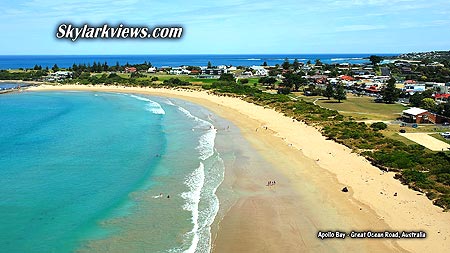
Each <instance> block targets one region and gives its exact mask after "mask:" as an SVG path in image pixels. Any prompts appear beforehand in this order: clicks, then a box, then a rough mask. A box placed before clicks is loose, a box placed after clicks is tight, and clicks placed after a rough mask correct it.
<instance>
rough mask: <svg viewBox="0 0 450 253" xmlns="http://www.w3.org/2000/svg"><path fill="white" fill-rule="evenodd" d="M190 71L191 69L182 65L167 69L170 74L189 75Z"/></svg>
mask: <svg viewBox="0 0 450 253" xmlns="http://www.w3.org/2000/svg"><path fill="white" fill-rule="evenodd" d="M190 73H191V71H190V70H187V69H185V68H184V67H177V68H172V69H171V70H169V74H170V75H189V74H190Z"/></svg>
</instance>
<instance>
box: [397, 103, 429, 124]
mask: <svg viewBox="0 0 450 253" xmlns="http://www.w3.org/2000/svg"><path fill="white" fill-rule="evenodd" d="M428 114H429V113H428V111H427V110H424V109H420V108H417V107H412V108H409V109H408V110H404V111H403V113H402V120H403V121H405V122H408V123H417V124H419V123H429V120H428Z"/></svg>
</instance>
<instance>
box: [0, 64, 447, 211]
mask: <svg viewBox="0 0 450 253" xmlns="http://www.w3.org/2000/svg"><path fill="white" fill-rule="evenodd" d="M371 60H372V61H373V63H374V64H378V63H379V60H380V59H378V58H376V57H374V58H372V59H371ZM295 62H296V61H294V63H293V64H290V63H289V61H285V62H284V63H283V65H282V66H281V69H282V70H283V72H284V73H282V75H283V78H282V81H279V79H278V78H277V77H276V75H279V74H281V73H280V70H279V69H274V70H271V72H272V73H270V72H269V73H270V75H274V76H269V77H262V78H245V79H238V80H236V78H235V77H234V75H233V74H222V75H221V76H220V78H218V79H200V78H198V77H195V76H187V75H184V76H183V75H180V76H174V75H166V74H163V75H161V74H149V73H141V72H139V71H136V72H133V73H126V72H125V73H124V71H123V70H124V69H125V68H126V66H120V65H116V66H108V65H107V64H106V63H104V64H100V63H95V64H94V65H93V66H89V65H87V66H86V65H74V66H72V68H71V70H72V71H74V74H73V78H71V79H66V80H64V81H62V83H63V84H64V83H70V84H76V83H78V84H86V85H87V84H89V85H98V84H103V85H124V86H135V87H155V88H157V87H169V88H173V87H177V88H187V89H204V90H207V91H208V92H210V93H212V94H217V95H221V96H223V95H225V96H238V97H240V98H241V99H243V100H245V101H247V102H251V103H254V104H257V105H260V106H264V107H269V108H273V109H275V110H277V111H279V112H281V113H283V114H285V115H286V116H288V117H290V118H292V119H294V120H297V121H302V122H305V123H307V124H309V125H311V126H315V127H317V128H318V129H319V130H320V131H321V132H322V134H323V135H324V136H326V137H327V138H329V139H331V140H334V141H336V142H338V143H341V144H343V145H345V146H347V147H349V148H351V149H352V150H353V151H354V152H356V153H358V154H360V155H362V156H364V157H366V158H367V159H368V160H369V161H371V162H372V163H373V164H374V165H375V166H377V167H379V168H380V169H382V170H386V171H394V172H396V178H397V179H399V180H400V181H402V182H403V183H404V184H407V185H408V186H410V187H411V188H413V189H415V190H417V191H420V192H423V193H425V194H426V195H427V197H428V198H430V199H431V200H432V201H433V203H434V204H436V205H438V206H441V207H442V208H444V209H445V210H448V209H450V166H449V164H450V153H449V152H444V151H441V152H433V151H430V150H428V149H426V148H425V147H423V146H421V145H417V144H411V143H408V142H404V141H401V140H399V139H396V138H393V137H392V136H388V135H387V134H386V132H387V129H386V128H387V125H386V124H385V123H382V122H375V123H373V124H371V125H368V124H366V123H364V122H357V121H356V120H355V118H354V117H353V116H352V114H351V113H350V114H348V113H339V112H338V111H337V110H334V109H339V110H340V111H341V109H342V111H351V110H354V111H355V112H357V111H359V109H358V107H361V106H363V107H364V106H365V107H367V108H369V109H371V110H372V112H373V114H374V115H377V114H379V115H381V116H380V120H383V119H386V118H392V117H395V113H397V112H398V111H399V110H400V111H401V109H402V106H401V105H398V104H392V103H393V102H395V101H397V99H398V97H399V96H400V94H399V91H398V90H397V89H396V88H395V79H393V78H392V79H391V80H389V82H388V85H387V86H386V88H385V89H384V90H383V92H382V95H383V101H384V102H386V103H387V104H376V103H370V104H369V103H359V102H355V101H356V99H363V98H355V97H354V96H350V97H349V98H348V100H349V101H346V102H344V103H333V104H331V103H330V102H332V101H329V100H323V101H317V102H318V105H316V104H315V103H314V102H313V101H307V100H306V99H303V98H302V97H298V96H295V95H293V94H291V92H296V91H300V90H304V91H308V92H310V93H311V94H313V95H323V96H325V97H327V98H328V99H331V98H334V99H336V100H337V101H338V102H341V101H342V100H346V99H347V93H346V91H345V89H344V87H343V86H342V85H340V84H338V85H336V86H332V85H327V86H325V87H326V88H325V89H324V90H321V89H317V88H316V87H315V86H308V84H309V83H308V81H307V80H306V79H305V78H304V77H303V76H304V74H305V73H301V72H299V71H296V68H298V66H297V65H298V62H297V64H296V63H295ZM128 65H129V64H128ZM316 65H319V66H321V67H322V68H323V69H328V70H329V71H330V73H331V74H330V75H333V71H334V69H332V68H330V66H328V65H327V64H323V63H321V62H320V61H316ZM129 67H134V68H136V69H142V70H145V69H146V68H148V67H151V64H150V63H144V64H137V65H129ZM58 69H59V68H58ZM46 73H47V70H42V68H41V69H39V66H38V69H36V70H28V71H21V72H10V71H1V72H0V79H9V80H18V79H23V80H27V79H34V78H38V76H39V75H40V76H43V75H44V74H46ZM439 73H441V74H442V72H439ZM308 74H314V73H313V72H311V73H308ZM397 78H399V76H398V75H397ZM444 78H446V77H445V76H444ZM432 79H434V78H432ZM436 79H439V78H436ZM275 86H276V87H278V89H277V92H275V93H269V92H265V90H266V88H267V87H272V88H275ZM417 96H418V97H413V96H412V97H411V104H415V103H419V104H420V105H426V104H427V100H426V98H428V95H427V93H422V95H421V96H420V97H419V95H417ZM360 101H362V100H360ZM327 102H328V103H327ZM448 104H449V103H445V104H443V105H442V108H441V109H439V107H437V108H430V109H431V110H444V111H445V110H446V111H447V112H450V108H447V107H448V106H449V105H448ZM331 105H332V106H331ZM383 106H384V107H385V108H386V110H384V109H383V110H382V112H380V108H382V107H383ZM333 108H334V109H333ZM344 108H347V109H344ZM349 108H351V109H349Z"/></svg>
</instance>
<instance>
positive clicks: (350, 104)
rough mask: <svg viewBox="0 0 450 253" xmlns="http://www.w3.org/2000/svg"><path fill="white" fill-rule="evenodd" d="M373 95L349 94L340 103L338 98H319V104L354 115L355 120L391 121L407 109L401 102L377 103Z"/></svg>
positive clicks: (344, 113)
mask: <svg viewBox="0 0 450 253" xmlns="http://www.w3.org/2000/svg"><path fill="white" fill-rule="evenodd" d="M373 100H374V99H373V98H372V97H357V96H354V95H351V94H348V95H347V100H344V101H343V102H342V103H338V102H337V101H336V100H333V99H331V100H318V101H317V105H320V106H322V107H325V108H328V109H332V110H337V111H339V112H340V113H341V114H343V115H345V116H352V117H353V118H354V119H355V120H380V121H389V120H395V119H396V118H398V117H399V116H400V115H401V113H402V111H403V110H405V109H406V107H405V106H403V105H400V104H384V103H375V102H374V101H373Z"/></svg>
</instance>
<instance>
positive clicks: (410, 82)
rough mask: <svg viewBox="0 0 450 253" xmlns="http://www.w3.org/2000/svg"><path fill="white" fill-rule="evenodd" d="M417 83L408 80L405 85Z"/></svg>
mask: <svg viewBox="0 0 450 253" xmlns="http://www.w3.org/2000/svg"><path fill="white" fill-rule="evenodd" d="M415 83H416V81H414V80H406V81H405V84H415Z"/></svg>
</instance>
